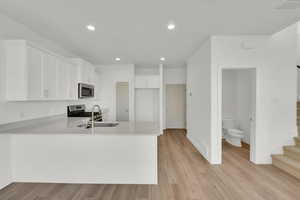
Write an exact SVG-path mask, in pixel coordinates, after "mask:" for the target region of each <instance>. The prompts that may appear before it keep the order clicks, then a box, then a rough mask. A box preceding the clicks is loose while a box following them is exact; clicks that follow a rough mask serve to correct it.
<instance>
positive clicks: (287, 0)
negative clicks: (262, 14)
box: [275, 0, 300, 10]
mask: <svg viewBox="0 0 300 200" xmlns="http://www.w3.org/2000/svg"><path fill="white" fill-rule="evenodd" d="M297 8H300V0H283V2H281V3H280V4H279V5H277V6H276V7H275V9H277V10H295V9H297Z"/></svg>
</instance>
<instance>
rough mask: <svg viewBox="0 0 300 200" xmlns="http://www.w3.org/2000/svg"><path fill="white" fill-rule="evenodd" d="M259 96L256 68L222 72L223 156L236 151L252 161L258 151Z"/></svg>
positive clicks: (224, 70)
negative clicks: (257, 111) (256, 143)
mask: <svg viewBox="0 0 300 200" xmlns="http://www.w3.org/2000/svg"><path fill="white" fill-rule="evenodd" d="M256 96H257V95H256V69H255V68H246V69H243V68H234V69H223V70H222V103H221V113H222V114H221V117H222V127H221V128H222V151H223V153H224V151H232V152H234V153H237V154H240V155H244V157H246V158H247V160H252V157H253V155H254V151H255V143H254V142H255V141H254V139H253V138H254V137H255V129H256ZM222 155H224V154H222ZM226 155H229V154H226Z"/></svg>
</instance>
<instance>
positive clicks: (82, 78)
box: [72, 58, 95, 85]
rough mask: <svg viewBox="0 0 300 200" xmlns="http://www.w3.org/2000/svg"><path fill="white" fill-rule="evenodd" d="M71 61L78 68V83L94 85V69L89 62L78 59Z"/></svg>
mask: <svg viewBox="0 0 300 200" xmlns="http://www.w3.org/2000/svg"><path fill="white" fill-rule="evenodd" d="M72 61H73V62H74V63H75V64H76V65H77V67H78V70H79V74H78V80H79V82H81V83H85V84H91V85H94V84H95V79H94V76H95V67H94V66H93V65H92V64H90V63H89V62H87V61H85V60H82V59H79V58H75V59H72Z"/></svg>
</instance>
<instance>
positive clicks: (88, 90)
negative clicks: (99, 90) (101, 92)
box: [78, 83, 95, 99]
mask: <svg viewBox="0 0 300 200" xmlns="http://www.w3.org/2000/svg"><path fill="white" fill-rule="evenodd" d="M94 95H95V88H94V86H93V85H90V84H85V83H78V98H79V99H84V98H92V97H94Z"/></svg>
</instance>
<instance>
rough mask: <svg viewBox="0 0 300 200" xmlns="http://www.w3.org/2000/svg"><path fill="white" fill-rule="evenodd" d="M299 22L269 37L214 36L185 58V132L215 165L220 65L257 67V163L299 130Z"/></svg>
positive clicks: (218, 140) (218, 143)
mask: <svg viewBox="0 0 300 200" xmlns="http://www.w3.org/2000/svg"><path fill="white" fill-rule="evenodd" d="M296 30H297V27H296V25H294V26H290V27H288V28H286V29H284V30H282V31H280V32H278V33H276V34H274V35H272V36H214V37H212V38H211V42H209V41H208V42H206V43H205V44H203V45H202V46H201V48H200V49H199V50H198V51H197V52H196V54H194V56H193V57H192V58H191V59H190V60H189V62H188V73H187V76H188V78H187V84H188V93H189V92H192V96H191V97H188V101H187V103H188V105H187V107H188V110H187V112H188V114H187V119H188V137H189V138H191V140H192V141H193V143H195V144H196V146H197V147H198V149H199V151H200V152H201V153H202V155H203V156H205V158H207V160H209V161H210V162H211V163H213V164H219V163H221V161H222V154H221V152H222V148H221V146H222V144H221V137H222V116H221V102H222V90H221V87H220V85H221V84H220V80H221V78H220V74H221V73H220V72H221V70H222V69H224V68H256V70H257V86H256V87H257V96H256V108H257V113H256V136H255V138H253V141H254V144H252V143H251V146H255V147H256V150H255V151H253V152H252V153H251V160H252V161H254V162H255V163H271V154H278V153H282V147H283V146H284V145H291V144H293V136H296V135H297V127H296V101H297V94H296V93H297V92H296V91H297V71H296V67H295V66H296V51H297V48H296V46H297V41H296V40H297V36H296V35H297V34H296V33H297V32H296ZM251 141H252V140H251Z"/></svg>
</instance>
